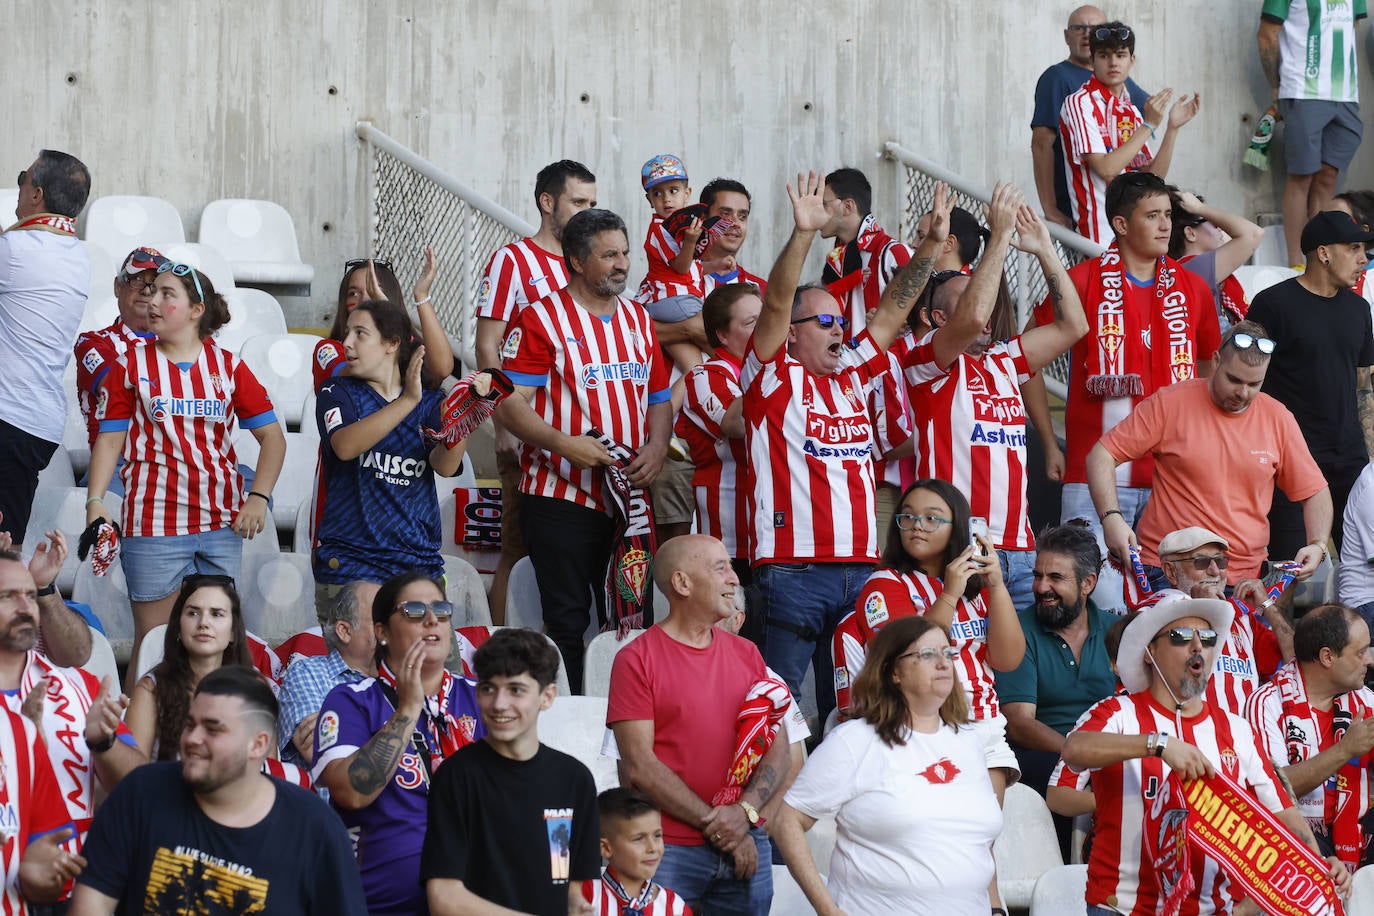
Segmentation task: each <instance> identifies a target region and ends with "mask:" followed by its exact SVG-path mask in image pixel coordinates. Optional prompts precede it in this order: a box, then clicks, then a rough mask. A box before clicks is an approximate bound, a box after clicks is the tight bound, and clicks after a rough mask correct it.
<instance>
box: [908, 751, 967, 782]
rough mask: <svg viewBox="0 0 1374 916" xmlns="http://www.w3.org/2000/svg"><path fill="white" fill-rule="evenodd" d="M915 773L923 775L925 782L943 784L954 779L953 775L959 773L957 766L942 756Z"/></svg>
mask: <svg viewBox="0 0 1374 916" xmlns="http://www.w3.org/2000/svg"><path fill="white" fill-rule="evenodd" d="M917 775H918V776H924V777H925V780H926V782H929V783H932V784H934V785H937V786H943V785H945V784H946V783H950V782H953V781H954V777H956V776H958V775H959V768H958V767H957V766H955V765H954V761H952V760H950V759H949V758H948V757H942V758H941V759H939V760H937V761H935V762H934V763H932V764H931V765H930V766H928V767H926V768H925V769H924V770H922V771H921V772H920V773H918V774H917Z"/></svg>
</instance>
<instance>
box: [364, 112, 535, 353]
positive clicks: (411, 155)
mask: <svg viewBox="0 0 1374 916" xmlns="http://www.w3.org/2000/svg"><path fill="white" fill-rule="evenodd" d="M355 131H356V133H357V135H358V138H359V139H361V140H362V141H363V143H364V144H366V147H367V155H368V162H369V168H368V174H367V176H366V180H367V184H368V209H369V213H370V218H369V220H368V233H367V241H368V249H369V253H370V254H373V255H375V256H377V257H390V258H392V259H393V260H397V259H399V261H400V262H401V263H402V264H411V263H414V264H417V265H418V264H422V263H423V260H424V249H425V246H426V245H431V246H433V248H434V258H435V260H436V261H437V262H438V275H437V277H436V278H435V280H434V288H433V289H432V290H431V291H430V296H431V298H432V299H433V300H434V310H435V312H436V313H437V314H438V316H439V320H440V322H442V324H443V326H444V330H446V331H447V332H448V334H449V340H450V342H451V343H452V344H453V349H454V352H455V353H456V354H457V355H458V358H459V359H460V360H461V361H462V363H463V364H464V365H465V366H466V367H468V368H469V369H472V368H476V366H477V356H476V331H477V314H476V309H477V294H478V289H479V288H480V286H481V283H482V274H483V271H484V270H485V269H486V266H487V261H488V260H489V259H490V258H491V255H492V253H493V252H495V251H496V249H498V248H500V247H501V246H502V245H506V244H508V243H510V242H514V241H517V240H518V239H521V238H524V237H525V236H528V235H533V234H534V232H535V227H534V226H531V225H530V224H529V223H527V222H526V221H525V220H523V219H521V218H520V217H519V216H517V215H515V214H514V213H512V212H510V211H509V210H507V209H506V208H505V207H502V206H501V205H500V204H498V203H496V202H495V201H493V200H490V199H489V198H487V197H485V196H483V195H481V194H479V193H478V192H476V191H474V190H473V189H472V188H470V187H468V186H467V185H465V184H463V183H462V182H461V181H459V180H458V179H457V178H455V177H453V176H452V175H450V174H449V173H448V172H445V171H444V170H443V169H441V168H439V167H438V166H436V165H435V164H434V163H432V162H429V161H428V160H426V159H424V158H423V157H421V156H420V155H418V154H416V153H415V152H414V151H412V150H410V149H409V148H407V147H405V146H403V145H401V144H400V143H398V142H396V141H395V140H393V139H392V138H391V137H388V136H387V135H386V134H384V133H383V132H382V131H380V130H378V129H377V128H376V127H374V126H372V124H371V122H368V121H359V122H358V124H357V127H356V128H355Z"/></svg>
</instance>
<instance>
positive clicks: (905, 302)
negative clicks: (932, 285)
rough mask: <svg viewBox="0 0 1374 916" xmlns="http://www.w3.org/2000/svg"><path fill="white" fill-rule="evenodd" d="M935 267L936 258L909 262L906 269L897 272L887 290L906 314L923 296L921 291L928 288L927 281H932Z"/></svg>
mask: <svg viewBox="0 0 1374 916" xmlns="http://www.w3.org/2000/svg"><path fill="white" fill-rule="evenodd" d="M934 265H935V259H934V258H920V259H919V260H915V261H909V262H907V264H906V266H905V267H903V268H902V269H901V270H899V271H897V274H896V276H894V277H893V278H892V282H891V283H889V284H888V286H887V288H888V290H889V291H890V292H891V293H892V298H893V300H894V301H895V302H896V303H897V307H898V308H900V309H901V310H902V311H904V312H905V311H909V310H910V309H911V307H912V306H913V305H915V304H916V298H917V297H918V296H920V295H921V290H923V289H925V288H926V281H928V280H929V279H930V271H931V268H932V267H934Z"/></svg>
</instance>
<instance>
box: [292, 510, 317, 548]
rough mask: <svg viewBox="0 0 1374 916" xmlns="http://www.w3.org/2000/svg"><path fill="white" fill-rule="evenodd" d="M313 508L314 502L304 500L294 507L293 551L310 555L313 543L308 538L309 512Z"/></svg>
mask: <svg viewBox="0 0 1374 916" xmlns="http://www.w3.org/2000/svg"><path fill="white" fill-rule="evenodd" d="M313 509H314V504H313V503H312V502H310V501H308V500H307V501H305V502H302V503H301V504H300V506H299V507H298V508H297V509H296V527H295V530H294V532H293V533H292V535H291V550H292V552H293V553H303V554H305V555H306V556H310V548H311V547H312V546H313V543H312V541H311V538H310V521H311V519H310V513H311V510H313Z"/></svg>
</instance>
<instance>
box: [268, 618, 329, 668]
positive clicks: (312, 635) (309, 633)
mask: <svg viewBox="0 0 1374 916" xmlns="http://www.w3.org/2000/svg"><path fill="white" fill-rule="evenodd" d="M272 654H273V655H275V656H277V662H278V664H280V665H281V670H282V673H283V675H284V674H285V672H286V669H287V668H289V667H291V663H292V662H294V661H295V660H296V659H298V658H317V657H319V656H321V655H328V654H329V646H328V644H326V643H325V641H324V633H323V632H322V631H321V630H320V627H319V626H318V625H316V626H313V627H307V628H306V629H304V630H301V631H300V632H299V633H294V634H292V635H291V636H288V637H287V638H286V641H285V642H283V643H282V644H281V645H279V646H277V648H275V649H273V650H272Z"/></svg>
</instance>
